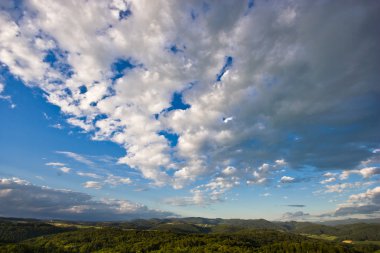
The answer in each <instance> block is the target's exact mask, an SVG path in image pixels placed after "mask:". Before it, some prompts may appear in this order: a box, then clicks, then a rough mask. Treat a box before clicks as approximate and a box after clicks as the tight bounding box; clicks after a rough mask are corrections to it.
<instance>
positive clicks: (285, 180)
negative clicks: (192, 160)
mask: <svg viewBox="0 0 380 253" xmlns="http://www.w3.org/2000/svg"><path fill="white" fill-rule="evenodd" d="M280 182H281V183H283V184H288V183H294V182H296V179H295V178H294V177H289V176H282V177H281V179H280Z"/></svg>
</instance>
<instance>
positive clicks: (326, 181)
mask: <svg viewBox="0 0 380 253" xmlns="http://www.w3.org/2000/svg"><path fill="white" fill-rule="evenodd" d="M335 181H336V178H335V177H329V178H326V179H324V180H322V181H321V182H320V183H321V184H329V183H333V182H335Z"/></svg>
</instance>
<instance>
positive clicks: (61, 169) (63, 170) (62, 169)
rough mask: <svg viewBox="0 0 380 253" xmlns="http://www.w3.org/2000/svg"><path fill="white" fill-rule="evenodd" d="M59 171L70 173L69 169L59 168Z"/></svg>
mask: <svg viewBox="0 0 380 253" xmlns="http://www.w3.org/2000/svg"><path fill="white" fill-rule="evenodd" d="M59 170H60V171H62V172H63V173H69V172H70V171H71V168H68V167H61V168H59Z"/></svg>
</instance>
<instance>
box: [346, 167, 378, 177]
mask: <svg viewBox="0 0 380 253" xmlns="http://www.w3.org/2000/svg"><path fill="white" fill-rule="evenodd" d="M354 174H356V175H360V176H362V177H363V178H370V177H373V176H375V175H379V174H380V168H379V167H367V168H363V169H358V170H345V171H343V172H342V173H341V174H340V176H339V178H340V179H341V180H345V179H348V178H349V176H350V175H354Z"/></svg>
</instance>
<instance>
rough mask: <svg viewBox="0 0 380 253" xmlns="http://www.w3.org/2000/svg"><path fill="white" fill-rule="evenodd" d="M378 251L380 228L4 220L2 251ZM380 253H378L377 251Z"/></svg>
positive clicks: (263, 222)
mask: <svg viewBox="0 0 380 253" xmlns="http://www.w3.org/2000/svg"><path fill="white" fill-rule="evenodd" d="M377 250H380V225H379V224H368V223H356V224H348V225H338V226H326V225H323V224H315V223H310V222H294V221H293V222H270V221H267V220H263V219H257V220H240V219H206V218H182V219H150V220H142V219H141V220H133V221H125V222H67V221H40V220H29V219H0V253H1V252H269V253H271V252H290V253H291V252H295V253H302V252H356V253H360V252H362V253H370V252H376V251H377ZM379 252H380V251H379Z"/></svg>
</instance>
